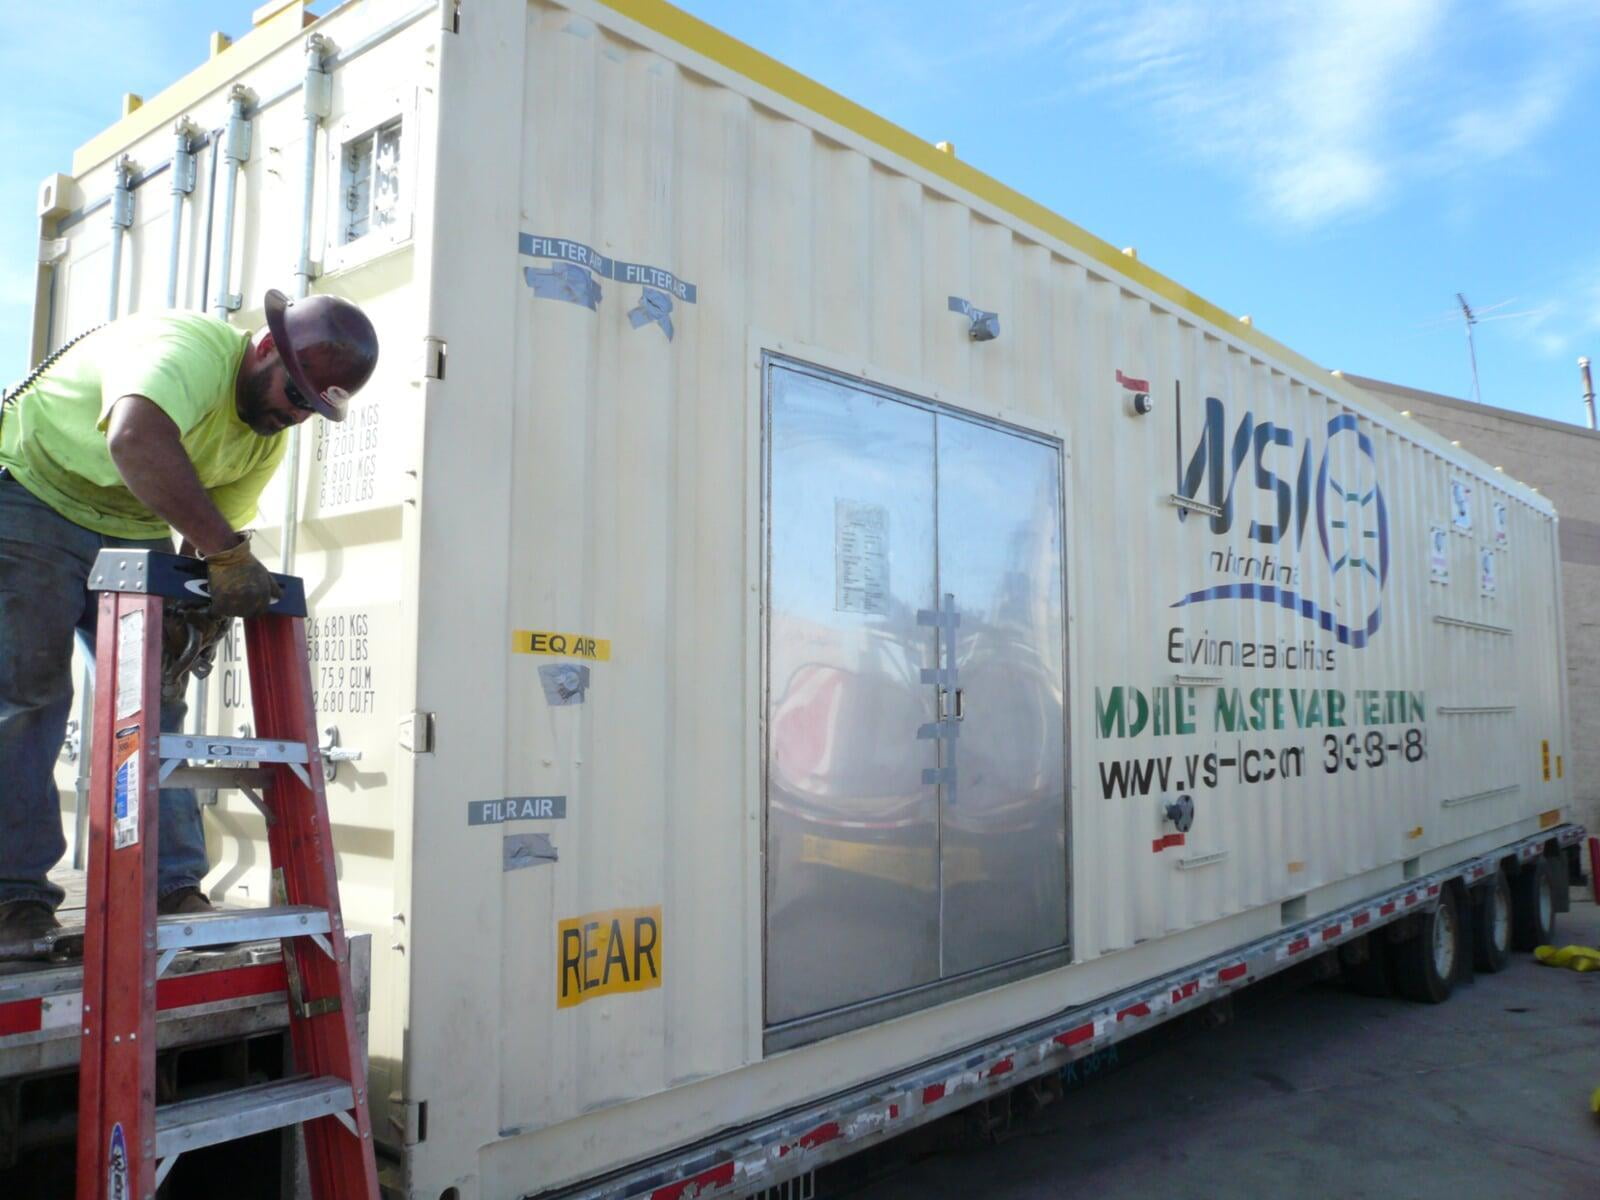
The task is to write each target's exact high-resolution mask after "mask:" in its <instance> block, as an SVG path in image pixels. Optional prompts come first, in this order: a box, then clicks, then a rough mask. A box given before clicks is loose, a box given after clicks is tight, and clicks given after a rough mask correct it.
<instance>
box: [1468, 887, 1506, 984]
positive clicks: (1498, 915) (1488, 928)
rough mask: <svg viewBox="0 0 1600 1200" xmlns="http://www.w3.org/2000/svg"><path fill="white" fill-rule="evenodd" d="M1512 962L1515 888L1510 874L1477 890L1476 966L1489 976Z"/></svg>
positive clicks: (1474, 952) (1474, 939) (1473, 955)
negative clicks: (1512, 893) (1512, 907)
mask: <svg viewBox="0 0 1600 1200" xmlns="http://www.w3.org/2000/svg"><path fill="white" fill-rule="evenodd" d="M1510 961H1511V885H1510V884H1509V883H1507V882H1506V873H1505V872H1504V871H1498V870H1497V871H1496V872H1495V873H1494V878H1493V879H1491V880H1490V881H1489V882H1488V883H1486V884H1484V885H1483V886H1482V887H1481V888H1479V889H1478V890H1477V898H1476V906H1475V908H1474V910H1473V913H1472V965H1473V966H1474V967H1476V968H1477V969H1478V970H1480V971H1482V972H1483V973H1484V974H1486V975H1493V974H1495V973H1496V972H1498V971H1504V970H1505V969H1506V964H1508V963H1509V962H1510Z"/></svg>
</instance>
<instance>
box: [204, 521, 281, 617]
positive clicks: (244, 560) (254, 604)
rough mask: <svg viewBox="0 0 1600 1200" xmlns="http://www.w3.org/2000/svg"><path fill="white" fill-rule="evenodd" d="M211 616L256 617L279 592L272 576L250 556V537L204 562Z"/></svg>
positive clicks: (269, 604) (258, 561)
mask: <svg viewBox="0 0 1600 1200" xmlns="http://www.w3.org/2000/svg"><path fill="white" fill-rule="evenodd" d="M205 564H206V580H207V582H208V583H209V584H210V591H211V615H212V616H214V617H259V616H260V615H261V614H262V613H264V612H266V611H267V609H268V608H269V607H270V606H271V605H272V602H273V601H274V600H276V599H277V598H278V597H279V596H280V595H282V592H281V591H280V590H279V588H278V582H277V580H275V579H273V578H272V573H271V572H270V571H268V570H267V569H266V568H265V567H264V566H262V565H261V562H260V560H259V559H257V558H256V556H255V555H254V554H251V553H250V538H249V536H248V535H246V536H242V537H240V539H239V541H238V542H237V543H236V544H235V545H232V546H229V547H228V548H227V549H226V550H219V551H217V553H215V554H213V555H211V556H210V557H208V558H207V559H206V560H205Z"/></svg>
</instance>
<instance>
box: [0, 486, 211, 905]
mask: <svg viewBox="0 0 1600 1200" xmlns="http://www.w3.org/2000/svg"><path fill="white" fill-rule="evenodd" d="M105 546H120V547H128V548H132V549H137V550H167V551H170V550H171V549H172V543H171V542H170V541H169V540H167V539H166V538H157V539H155V540H153V541H133V540H130V539H127V538H114V537H108V536H106V535H105V534H101V533H95V532H94V531H93V530H91V529H85V528H84V527H83V526H81V525H77V524H74V523H73V522H71V521H69V520H67V519H66V518H65V517H63V516H61V515H60V514H59V513H57V512H56V511H55V510H54V509H52V508H51V507H50V506H49V505H47V504H45V503H44V502H43V501H42V500H39V499H38V498H36V497H35V496H34V495H33V494H32V493H31V492H29V491H28V490H27V489H26V488H25V487H23V486H22V485H21V484H20V483H18V482H17V481H16V480H15V479H13V478H12V477H11V476H10V475H9V474H7V473H6V472H5V471H4V470H0V903H3V902H5V901H7V900H42V901H44V902H45V903H46V904H49V905H50V906H51V907H52V908H54V907H55V906H56V905H58V904H60V903H61V900H62V897H63V894H64V893H63V892H62V890H61V889H60V888H59V887H57V886H56V885H55V884H53V883H51V882H50V879H49V874H50V869H51V868H52V867H54V866H55V865H56V863H57V862H59V861H60V859H61V856H62V854H64V853H65V852H66V848H67V842H66V838H65V837H63V836H62V833H61V800H60V796H59V794H58V793H57V791H56V785H55V780H54V778H53V771H54V767H55V762H56V758H57V756H58V755H59V754H60V753H61V745H62V742H63V741H65V739H66V733H67V712H68V710H69V709H70V708H71V706H72V635H73V633H74V631H76V633H77V635H78V636H79V637H80V638H82V639H83V643H84V648H85V650H86V651H88V652H89V653H90V654H91V655H92V654H93V651H94V640H95V624H96V622H97V620H98V615H99V604H98V602H97V600H96V597H95V596H94V595H93V594H92V593H91V592H90V591H89V588H88V580H89V568H90V567H91V566H92V565H93V563H94V557H95V555H96V554H97V553H99V551H100V549H101V548H102V547H105ZM187 708H188V706H187V705H186V704H184V703H183V702H182V701H181V700H180V701H178V702H177V703H176V704H163V705H162V707H161V728H162V729H163V730H166V731H168V732H173V733H176V732H179V731H181V730H182V728H183V718H184V714H185V713H186V711H187ZM160 808H161V818H160V832H159V834H158V842H157V847H158V856H157V857H158V859H159V862H158V865H157V871H156V874H157V880H156V890H157V892H158V894H159V895H162V896H165V895H167V894H169V893H171V892H175V891H177V890H178V889H179V888H184V887H198V886H199V885H200V880H201V879H202V878H204V876H205V873H206V871H207V869H208V868H209V865H210V864H209V863H208V862H207V861H206V839H205V832H204V830H203V829H202V828H201V824H200V806H199V804H198V803H197V802H196V800H195V795H194V793H193V792H192V791H188V790H186V789H175V790H173V791H163V792H162V793H161V805H160Z"/></svg>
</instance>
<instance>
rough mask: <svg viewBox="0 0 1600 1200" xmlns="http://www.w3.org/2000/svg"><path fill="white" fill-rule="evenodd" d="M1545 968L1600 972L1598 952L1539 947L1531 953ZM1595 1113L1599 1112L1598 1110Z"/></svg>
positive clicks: (1597, 1094) (1599, 1098)
mask: <svg viewBox="0 0 1600 1200" xmlns="http://www.w3.org/2000/svg"><path fill="white" fill-rule="evenodd" d="M1533 956H1534V957H1535V958H1537V959H1538V960H1539V961H1540V962H1542V963H1543V964H1544V965H1545V966H1547V967H1570V968H1571V969H1572V970H1574V971H1600V950H1595V949H1592V948H1591V947H1589V946H1563V947H1561V949H1559V950H1557V949H1556V948H1555V947H1554V946H1540V947H1538V948H1537V949H1536V950H1534V952H1533ZM1595 1096H1596V1097H1597V1099H1596V1103H1597V1104H1600V1092H1596V1093H1595ZM1595 1111H1597V1112H1600V1108H1597V1109H1596V1110H1595Z"/></svg>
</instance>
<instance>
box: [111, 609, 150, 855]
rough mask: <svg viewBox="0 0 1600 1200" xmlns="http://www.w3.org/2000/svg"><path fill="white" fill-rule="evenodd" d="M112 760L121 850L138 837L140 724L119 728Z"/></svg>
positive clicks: (115, 841) (115, 836) (116, 839)
mask: <svg viewBox="0 0 1600 1200" xmlns="http://www.w3.org/2000/svg"><path fill="white" fill-rule="evenodd" d="M141 615H142V614H141ZM112 762H113V763H114V764H115V765H114V767H113V768H112V772H111V776H112V778H111V820H112V837H111V840H112V845H114V846H115V847H116V848H117V849H118V850H121V849H123V848H124V847H127V846H132V845H135V844H136V843H137V842H138V841H139V789H140V787H141V786H142V785H143V783H144V780H143V778H142V775H143V772H142V771H140V769H139V727H138V726H137V725H129V726H128V727H127V728H126V729H119V730H117V732H116V746H115V748H114V749H113V751H112Z"/></svg>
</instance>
